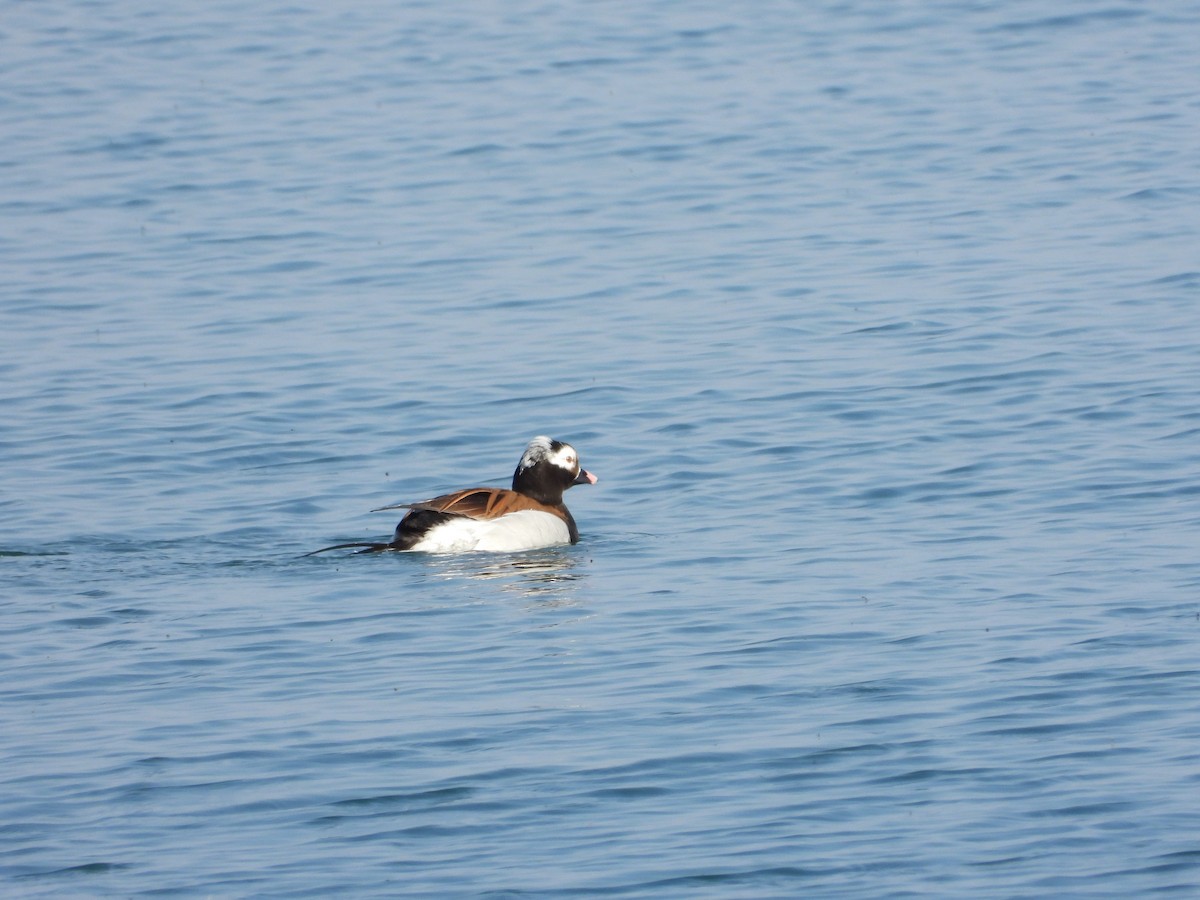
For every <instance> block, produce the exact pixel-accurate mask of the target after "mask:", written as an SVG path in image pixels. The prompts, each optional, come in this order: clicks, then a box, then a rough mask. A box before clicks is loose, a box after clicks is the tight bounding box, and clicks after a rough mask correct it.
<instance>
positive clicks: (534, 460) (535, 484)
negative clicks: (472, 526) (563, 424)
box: [513, 434, 596, 504]
mask: <svg viewBox="0 0 1200 900" xmlns="http://www.w3.org/2000/svg"><path fill="white" fill-rule="evenodd" d="M595 483H596V476H595V475H593V474H592V473H591V472H588V471H586V470H585V469H581V468H580V467H579V454H578V453H577V452H576V451H575V448H574V447H572V446H571V445H570V444H564V443H563V442H562V441H556V440H554V439H553V438H548V437H546V436H545V435H544V434H539V435H538V436H537V437H535V438H534V439H533V440H532V441H530V442H529V446H528V447H526V448H525V452H524V453H523V454H522V455H521V461H520V462H519V463H517V470H516V471H515V472H514V473H513V490H514V491H517V492H518V493H521V494H525V495H526V496H529V497H533V498H534V499H536V500H540V501H542V502H543V503H550V504H554V503H561V502H562V495H563V491H565V490H566V489H567V488H569V487H570V486H571V485H573V484H595Z"/></svg>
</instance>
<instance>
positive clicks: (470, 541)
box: [305, 435, 596, 556]
mask: <svg viewBox="0 0 1200 900" xmlns="http://www.w3.org/2000/svg"><path fill="white" fill-rule="evenodd" d="M595 483H596V476H595V475H593V474H592V473H591V472H589V471H587V470H586V469H583V468H580V465H579V454H578V453H577V452H576V451H575V448H574V447H572V446H571V445H570V444H564V443H563V442H562V441H556V440H553V439H551V438H548V437H546V436H545V435H539V436H538V437H535V438H534V439H533V440H532V441H530V442H529V446H528V447H526V448H525V452H524V453H523V454H522V455H521V461H520V462H519V463H517V469H516V471H515V472H513V480H512V490H508V489H506V488H495V487H478V488H467V489H466V490H464V491H455V492H454V493H453V494H443V495H442V496H440V497H434V498H433V499H432V500H421V501H419V502H417V503H397V504H395V505H392V506H381V507H379V508H378V509H373V510H371V512H382V511H383V510H386V509H407V510H408V513H406V514H405V516H404V518H403V519H401V520H400V524H399V525H397V526H396V533H395V534H394V535H393V536H392V539H391V541H389V542H387V543H382V542H372V541H359V542H355V543H350V544H335V545H334V546H332V547H322V548H321V549H320V550H314V551H312V553H308V554H305V555H306V556H312V555H313V553H324V552H325V551H326V550H342V549H345V548H348V547H360V548H362V549H361V550H360V551H359V552H361V553H376V552H379V551H382V550H423V551H427V552H432V553H459V552H462V551H466V550H491V551H500V552H506V551H515V550H536V549H538V548H540V547H551V546H554V545H555V544H567V543H571V544H574V543H575V542H577V541H578V540H579V529H578V528H577V527H576V526H575V519H574V518H573V517H572V516H571V512H570V510H568V509H567V507H566V506H564V505H563V493H564V492H565V491H566V490H567V488H569V487H571V485H573V484H595Z"/></svg>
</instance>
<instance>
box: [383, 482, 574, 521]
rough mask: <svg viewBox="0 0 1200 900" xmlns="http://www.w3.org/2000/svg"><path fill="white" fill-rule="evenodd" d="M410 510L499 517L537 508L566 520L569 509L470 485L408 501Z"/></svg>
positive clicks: (496, 489) (506, 491) (501, 489)
mask: <svg viewBox="0 0 1200 900" xmlns="http://www.w3.org/2000/svg"><path fill="white" fill-rule="evenodd" d="M405 506H407V507H408V508H409V509H429V510H433V511H434V512H441V513H449V514H450V515H455V516H466V517H467V518H468V519H498V518H499V517H500V516H504V515H507V514H508V513H511V512H517V511H518V510H522V509H536V510H540V511H541V512H546V513H550V514H551V515H555V516H558V517H559V518H560V519H562V520H564V521H566V519H567V514H566V512H567V511H566V509H564V508H563V507H562V506H561V505H559V506H548V505H546V504H545V503H540V502H538V501H537V500H534V499H533V498H532V497H526V496H525V495H524V494H518V493H517V492H516V491H510V490H508V489H507V488H467V489H466V490H465V491H455V492H454V493H453V494H442V495H441V496H440V497H434V498H432V499H430V500H421V501H419V502H417V503H407V504H405Z"/></svg>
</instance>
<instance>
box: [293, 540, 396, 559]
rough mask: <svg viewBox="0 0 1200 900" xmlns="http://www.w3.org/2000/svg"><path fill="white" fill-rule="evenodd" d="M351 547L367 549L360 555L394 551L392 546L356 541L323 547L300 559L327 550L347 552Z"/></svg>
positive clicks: (303, 554)
mask: <svg viewBox="0 0 1200 900" xmlns="http://www.w3.org/2000/svg"><path fill="white" fill-rule="evenodd" d="M350 547H364V548H365V549H363V550H359V551H358V552H359V553H378V552H379V551H380V550H390V549H392V545H391V544H380V543H377V542H374V541H355V542H353V543H350V544H334V545H333V546H332V547H322V548H321V549H320V550H313V551H311V552H309V553H301V554H300V557H299V558H300V559H304V557H306V556H316V555H317V554H318V553H324V552H326V551H327V550H347V549H349V548H350Z"/></svg>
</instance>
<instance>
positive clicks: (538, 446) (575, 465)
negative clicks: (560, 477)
mask: <svg viewBox="0 0 1200 900" xmlns="http://www.w3.org/2000/svg"><path fill="white" fill-rule="evenodd" d="M541 462H546V463H550V465H552V466H558V467H559V468H560V469H563V470H564V471H567V472H570V473H571V476H572V477H574V476H575V475H578V474H579V454H578V453H576V452H575V448H574V447H572V446H571V445H570V444H564V443H563V442H562V441H556V440H554V439H553V438H549V437H547V436H546V435H544V434H539V435H538V436H537V437H535V438H534V439H533V440H532V441H530V442H529V446H528V447H526V448H525V452H524V453H523V454H522V455H521V461H520V462H519V463H518V464H517V468H518V469H530V468H532V467H533V466H536V465H537V464H538V463H541Z"/></svg>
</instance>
